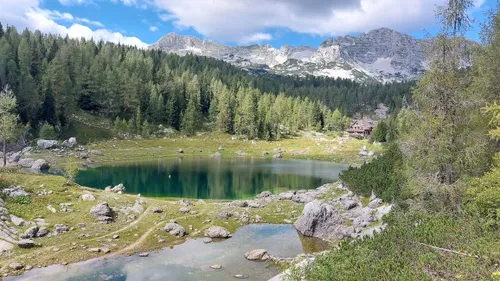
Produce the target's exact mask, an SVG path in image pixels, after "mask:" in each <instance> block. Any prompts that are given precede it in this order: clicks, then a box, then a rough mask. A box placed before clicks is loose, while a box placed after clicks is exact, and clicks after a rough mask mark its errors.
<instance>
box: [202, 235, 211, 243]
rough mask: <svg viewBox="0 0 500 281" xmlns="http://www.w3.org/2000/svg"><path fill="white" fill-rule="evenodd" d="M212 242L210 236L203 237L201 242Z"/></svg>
mask: <svg viewBox="0 0 500 281" xmlns="http://www.w3.org/2000/svg"><path fill="white" fill-rule="evenodd" d="M212 242H213V240H212V238H210V237H205V238H203V243H205V244H209V243H212Z"/></svg>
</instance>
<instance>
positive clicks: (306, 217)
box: [295, 200, 345, 240]
mask: <svg viewBox="0 0 500 281" xmlns="http://www.w3.org/2000/svg"><path fill="white" fill-rule="evenodd" d="M344 223H345V220H344V218H343V217H342V216H341V215H340V214H339V212H338V211H337V210H336V209H334V208H333V207H332V206H331V205H328V204H326V203H323V202H321V201H319V200H314V201H312V202H309V203H307V204H306V205H305V206H304V210H303V212H302V215H301V216H300V217H299V218H298V219H297V221H296V222H295V228H296V229H297V230H298V231H299V232H300V233H302V234H303V235H305V236H311V237H317V238H322V239H338V240H340V239H342V238H344V236H345V235H344V233H343V229H342V226H343V225H344Z"/></svg>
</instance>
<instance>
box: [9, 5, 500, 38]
mask: <svg viewBox="0 0 500 281" xmlns="http://www.w3.org/2000/svg"><path fill="white" fill-rule="evenodd" d="M445 1H446V0H404V1H402V0H308V1H302V0H1V1H0V10H1V11H2V13H0V22H2V24H3V25H6V24H10V25H14V26H16V27H18V28H19V29H23V28H26V27H27V28H29V29H40V30H42V31H43V32H47V33H58V34H61V35H66V34H68V35H70V36H71V37H82V36H83V37H94V38H98V39H103V40H109V41H114V42H118V41H120V42H123V43H126V44H132V45H138V46H143V47H144V46H147V45H148V44H152V43H154V42H156V41H157V40H159V39H160V38H161V37H162V36H163V35H165V34H167V33H169V32H176V33H178V34H181V35H194V36H197V37H199V38H205V39H210V40H213V41H216V42H220V43H224V44H229V45H248V44H254V43H258V44H270V45H272V46H274V47H276V48H279V47H280V46H282V45H285V44H287V45H292V46H298V45H312V46H315V47H317V46H318V45H319V44H321V43H322V42H323V41H325V39H327V38H330V37H335V36H341V35H346V34H352V35H355V34H358V33H360V32H367V31H369V30H372V29H375V28H378V27H388V28H392V29H395V30H398V31H400V32H404V33H409V34H411V35H413V36H416V37H418V38H422V37H424V36H425V34H426V32H429V33H430V34H435V32H436V31H437V30H438V27H437V24H436V20H435V19H434V16H433V10H434V8H435V6H436V5H440V4H443V3H444V2H445ZM475 2H476V4H477V6H478V7H475V8H474V9H472V10H471V12H470V16H471V17H472V18H474V19H475V21H476V24H475V25H474V26H473V29H472V30H471V31H470V32H469V33H468V34H467V35H468V37H470V38H471V39H474V40H478V32H479V27H478V24H477V23H478V22H480V21H482V20H483V19H484V11H486V10H487V9H488V8H494V7H495V3H496V0H475ZM5 11H6V12H5ZM424 30H425V32H424Z"/></svg>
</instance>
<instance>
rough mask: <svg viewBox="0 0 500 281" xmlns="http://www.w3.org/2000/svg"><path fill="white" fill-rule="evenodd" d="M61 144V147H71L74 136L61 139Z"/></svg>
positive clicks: (74, 143) (74, 142)
mask: <svg viewBox="0 0 500 281" xmlns="http://www.w3.org/2000/svg"><path fill="white" fill-rule="evenodd" d="M61 145H62V146H63V147H67V148H72V147H73V146H75V145H76V138H74V137H72V138H69V139H67V140H65V141H63V143H62V144H61Z"/></svg>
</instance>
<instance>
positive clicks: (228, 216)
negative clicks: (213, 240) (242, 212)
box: [217, 211, 233, 220]
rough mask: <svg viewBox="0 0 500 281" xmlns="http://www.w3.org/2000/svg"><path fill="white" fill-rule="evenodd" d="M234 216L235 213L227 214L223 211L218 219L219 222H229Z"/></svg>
mask: <svg viewBox="0 0 500 281" xmlns="http://www.w3.org/2000/svg"><path fill="white" fill-rule="evenodd" d="M232 216H233V213H231V212H227V211H222V212H220V213H219V214H218V215H217V219H218V220H227V219H229V218H230V217H232Z"/></svg>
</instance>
